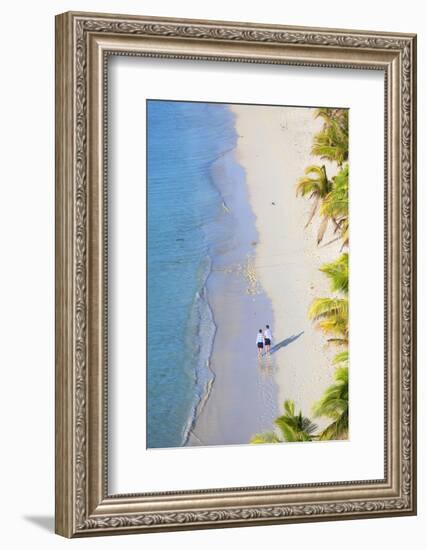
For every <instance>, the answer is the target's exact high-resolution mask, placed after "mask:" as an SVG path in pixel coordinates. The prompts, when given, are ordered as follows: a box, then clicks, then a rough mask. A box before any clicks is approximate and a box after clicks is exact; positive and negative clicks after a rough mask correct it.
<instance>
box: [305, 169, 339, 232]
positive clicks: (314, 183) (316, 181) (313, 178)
mask: <svg viewBox="0 0 427 550" xmlns="http://www.w3.org/2000/svg"><path fill="white" fill-rule="evenodd" d="M331 191H332V182H331V181H330V180H328V176H327V174H326V168H325V166H315V165H311V166H308V167H307V168H306V169H305V176H304V177H303V178H300V179H299V181H298V184H297V195H298V194H300V195H301V196H302V197H305V196H306V195H309V197H310V199H314V201H313V206H312V209H311V211H310V215H309V217H308V221H307V223H306V224H305V227H307V226H308V225H309V224H310V222H311V220H312V219H313V217H314V215H315V214H316V212H317V211H318V210H319V207H320V206H321V204H322V201H323V200H324V199H325V198H326V197H327V196H328V195H329V194H330V192H331ZM328 220H329V216H327V215H323V216H322V222H321V224H320V227H319V231H318V234H317V243H320V242H321V240H322V239H323V236H324V234H325V231H326V228H327V226H328Z"/></svg>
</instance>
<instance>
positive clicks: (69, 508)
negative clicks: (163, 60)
mask: <svg viewBox="0 0 427 550" xmlns="http://www.w3.org/2000/svg"><path fill="white" fill-rule="evenodd" d="M108 55H140V56H146V57H168V58H184V59H198V60H205V61H206V62H212V61H219V60H221V61H229V62H246V63H273V64H296V65H302V66H317V67H346V68H349V69H357V68H368V69H372V70H381V71H384V74H385V124H386V142H385V163H386V181H385V185H386V202H387V208H386V212H385V224H386V236H387V237H386V243H385V246H386V258H387V260H386V266H385V274H386V278H387V281H386V282H387V285H386V288H387V290H386V303H387V307H386V311H385V319H386V357H387V359H386V365H385V383H386V419H387V421H386V425H385V435H386V438H385V441H386V445H385V447H386V448H385V477H384V479H381V480H366V481H363V482H354V481H349V482H347V483H323V484H303V485H298V486H279V487H243V488H236V489H224V490H221V489H219V490H200V491H193V492H189V491H184V492H170V493H154V494H153V493H151V494H132V495H109V494H108V487H107V475H106V472H107V452H106V441H107V430H106V426H107V424H106V423H107V402H106V383H107V373H106V339H105V335H106V315H105V308H106V285H105V267H106V265H105V264H106V249H105V239H106V234H105V212H104V208H105V204H106V196H105V193H106V187H105V181H106V168H105V167H106V163H105V156H106V134H105V127H106V126H105V117H106V97H107V89H106V59H107V56H108ZM415 109H416V37H415V35H411V34H398V33H382V32H381V33H377V32H366V31H353V30H352V31H346V30H332V29H307V28H302V27H282V26H269V25H256V24H248V23H232V22H216V21H193V20H178V19H163V18H152V17H136V16H123V15H107V14H89V13H65V14H62V15H58V16H57V17H56V395H55V398H56V418H55V421H56V509H55V521H56V532H57V533H58V534H60V535H63V536H66V537H80V536H89V535H106V534H119V533H135V532H147V531H165V530H178V529H201V528H209V527H231V526H239V525H240V526H241V525H244V526H249V525H261V524H273V523H287V522H302V521H321V520H334V519H349V518H367V517H383V516H397V515H413V514H415V513H416V416H415V413H416V371H415V367H416V294H415V293H416V257H415V254H416V217H415V207H416V194H415V192H416V190H415V175H416V173H415V171H416V164H415V163H416V158H415V154H416V142H415V118H416V117H415V112H416V111H415Z"/></svg>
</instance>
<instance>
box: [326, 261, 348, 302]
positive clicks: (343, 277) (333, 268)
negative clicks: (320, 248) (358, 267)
mask: <svg viewBox="0 0 427 550" xmlns="http://www.w3.org/2000/svg"><path fill="white" fill-rule="evenodd" d="M320 271H322V272H323V273H325V275H327V276H328V278H329V280H330V282H331V290H332V291H333V292H342V293H344V294H346V295H347V294H348V252H344V253H343V254H341V256H340V257H339V258H338V259H337V260H335V261H334V262H331V263H329V264H324V265H322V267H321V268H320Z"/></svg>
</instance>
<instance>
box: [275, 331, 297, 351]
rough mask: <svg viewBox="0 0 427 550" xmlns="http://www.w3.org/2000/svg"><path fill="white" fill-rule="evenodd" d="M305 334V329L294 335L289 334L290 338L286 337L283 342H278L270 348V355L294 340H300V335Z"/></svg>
mask: <svg viewBox="0 0 427 550" xmlns="http://www.w3.org/2000/svg"><path fill="white" fill-rule="evenodd" d="M303 334H304V331H302V332H300V333H299V334H294V335H293V336H289V338H285V339H284V340H282V341H281V342H278V343H277V344H276V345H274V346H273V347H272V348H271V349H270V355H271V354H273V353H276V351H279V349H282V348H285V347H286V346H289V344H292V342H295V340H298V338H299V337H300V336H302V335H303Z"/></svg>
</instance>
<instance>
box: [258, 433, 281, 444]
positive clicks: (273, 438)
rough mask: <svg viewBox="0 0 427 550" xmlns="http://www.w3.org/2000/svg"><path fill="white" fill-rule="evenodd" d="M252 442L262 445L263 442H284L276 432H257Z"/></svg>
mask: <svg viewBox="0 0 427 550" xmlns="http://www.w3.org/2000/svg"><path fill="white" fill-rule="evenodd" d="M250 443H252V444H255V445H260V444H263V443H283V441H281V440H280V439H279V438H278V437H277V435H276V434H275V433H274V432H265V433H261V434H255V435H254V436H253V437H252V438H251V440H250Z"/></svg>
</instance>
